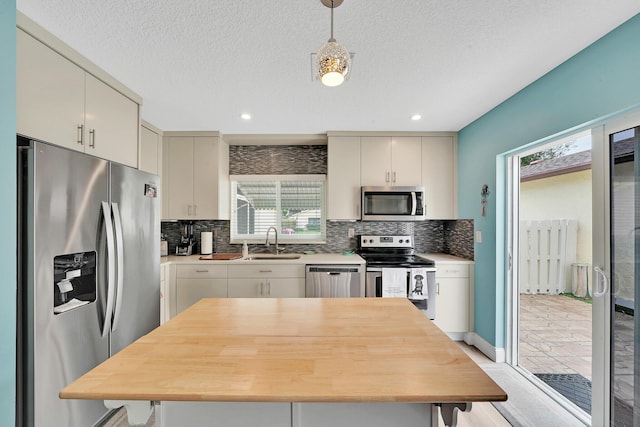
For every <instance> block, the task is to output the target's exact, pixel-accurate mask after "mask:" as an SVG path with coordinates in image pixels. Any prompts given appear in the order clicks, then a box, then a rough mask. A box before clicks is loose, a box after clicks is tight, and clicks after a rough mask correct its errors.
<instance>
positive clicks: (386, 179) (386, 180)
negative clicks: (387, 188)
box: [384, 171, 389, 182]
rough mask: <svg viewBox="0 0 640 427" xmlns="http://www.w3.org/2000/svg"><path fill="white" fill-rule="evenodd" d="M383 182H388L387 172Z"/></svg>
mask: <svg viewBox="0 0 640 427" xmlns="http://www.w3.org/2000/svg"><path fill="white" fill-rule="evenodd" d="M384 182H389V171H387V172H386V173H385V177H384Z"/></svg>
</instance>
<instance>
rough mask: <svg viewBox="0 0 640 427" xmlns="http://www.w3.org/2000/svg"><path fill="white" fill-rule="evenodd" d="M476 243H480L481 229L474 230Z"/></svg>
mask: <svg viewBox="0 0 640 427" xmlns="http://www.w3.org/2000/svg"><path fill="white" fill-rule="evenodd" d="M476 243H482V231H480V230H477V231H476Z"/></svg>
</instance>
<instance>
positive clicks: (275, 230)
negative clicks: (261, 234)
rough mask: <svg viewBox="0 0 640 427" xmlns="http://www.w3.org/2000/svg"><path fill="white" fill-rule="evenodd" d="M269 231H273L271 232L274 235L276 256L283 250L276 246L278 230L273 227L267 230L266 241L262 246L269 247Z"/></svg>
mask: <svg viewBox="0 0 640 427" xmlns="http://www.w3.org/2000/svg"><path fill="white" fill-rule="evenodd" d="M271 230H273V232H274V233H276V255H278V253H279V252H280V251H281V250H283V249H284V248H281V247H280V246H278V229H277V228H275V227H273V226H271V227H269V228H267V240H265V241H264V244H265V246H266V247H269V232H270V231H271Z"/></svg>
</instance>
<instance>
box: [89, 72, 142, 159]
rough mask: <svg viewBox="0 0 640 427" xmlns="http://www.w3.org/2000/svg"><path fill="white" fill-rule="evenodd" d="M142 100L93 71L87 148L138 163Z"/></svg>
mask: <svg viewBox="0 0 640 427" xmlns="http://www.w3.org/2000/svg"><path fill="white" fill-rule="evenodd" d="M138 107H139V106H138V104H136V103H135V102H133V101H132V100H130V99H129V98H127V97H126V96H124V95H122V94H121V93H119V92H118V91H116V90H114V89H112V88H110V87H109V86H107V85H106V84H104V83H103V82H101V81H100V80H98V79H96V78H95V77H93V76H92V75H91V74H86V80H85V122H84V127H85V141H86V142H85V146H86V147H87V148H85V152H86V153H89V154H92V155H94V156H98V157H102V158H103V159H109V160H113V161H115V162H118V163H122V164H123V165H128V166H131V167H134V168H137V167H138V129H139V126H140V116H139V115H138Z"/></svg>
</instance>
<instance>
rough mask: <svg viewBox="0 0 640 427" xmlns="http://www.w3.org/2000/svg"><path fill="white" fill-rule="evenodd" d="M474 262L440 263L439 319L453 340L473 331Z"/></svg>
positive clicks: (438, 270)
mask: <svg viewBox="0 0 640 427" xmlns="http://www.w3.org/2000/svg"><path fill="white" fill-rule="evenodd" d="M472 265H473V264H471V263H443V262H436V284H437V285H436V298H437V310H436V318H435V320H434V321H433V323H435V324H436V325H437V326H438V327H439V328H440V329H442V331H443V332H446V333H447V334H448V335H449V336H450V337H451V338H452V339H455V340H462V339H464V334H465V333H467V332H472V331H473V274H472V271H473V269H472V268H471V267H472Z"/></svg>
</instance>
